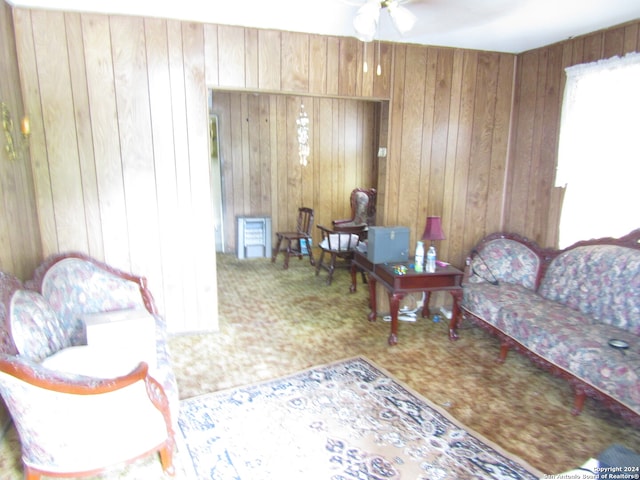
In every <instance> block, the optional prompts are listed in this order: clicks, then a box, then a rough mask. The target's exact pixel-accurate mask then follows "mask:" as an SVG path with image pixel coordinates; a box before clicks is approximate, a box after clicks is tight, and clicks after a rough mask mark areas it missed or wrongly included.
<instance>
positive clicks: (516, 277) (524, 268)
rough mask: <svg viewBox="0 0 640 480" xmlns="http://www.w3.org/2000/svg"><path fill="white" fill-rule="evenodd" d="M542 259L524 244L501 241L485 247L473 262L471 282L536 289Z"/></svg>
mask: <svg viewBox="0 0 640 480" xmlns="http://www.w3.org/2000/svg"><path fill="white" fill-rule="evenodd" d="M539 268H540V258H539V257H538V255H537V254H536V253H535V252H534V251H533V250H531V249H530V248H528V247H527V246H526V245H524V244H523V243H520V242H518V241H515V240H511V239H508V238H498V239H495V240H491V241H489V242H486V243H485V244H483V245H482V247H481V250H480V251H479V255H478V254H476V255H474V256H473V258H472V260H471V265H470V270H471V272H472V275H471V276H470V277H469V279H468V282H469V283H486V282H494V281H496V280H497V281H498V282H499V283H511V284H515V285H522V286H523V287H525V288H528V289H531V290H533V289H535V288H536V279H537V275H538V269H539Z"/></svg>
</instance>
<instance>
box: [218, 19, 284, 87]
mask: <svg viewBox="0 0 640 480" xmlns="http://www.w3.org/2000/svg"><path fill="white" fill-rule="evenodd" d="M280 38H281V34H280V32H276V31H272V30H259V31H258V45H256V50H257V51H258V52H259V56H258V87H259V88H260V89H261V90H280V73H281V72H282V64H281V50H280V47H281V41H280ZM207 84H208V85H211V84H210V83H207Z"/></svg>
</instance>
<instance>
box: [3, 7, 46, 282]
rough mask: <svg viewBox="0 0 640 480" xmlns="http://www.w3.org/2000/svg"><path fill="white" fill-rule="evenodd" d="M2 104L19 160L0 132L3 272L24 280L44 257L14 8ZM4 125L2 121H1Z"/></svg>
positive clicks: (6, 27)
mask: <svg viewBox="0 0 640 480" xmlns="http://www.w3.org/2000/svg"><path fill="white" fill-rule="evenodd" d="M0 72H2V82H0V101H1V102H3V103H4V104H6V106H7V108H8V112H9V117H10V120H9V123H11V124H12V127H13V128H11V132H10V134H11V137H12V143H13V146H14V149H15V151H16V157H17V158H16V159H15V160H12V159H10V158H9V155H8V153H7V150H6V147H7V143H8V142H7V139H6V136H5V132H4V130H2V131H0V270H3V271H5V272H10V273H12V274H14V275H15V276H17V277H19V278H20V279H22V280H25V279H27V278H28V277H30V276H31V273H32V272H33V269H34V268H35V267H36V265H37V264H38V262H39V261H40V259H41V257H42V251H41V249H40V233H39V231H38V215H37V212H36V206H35V195H34V190H33V179H32V178H31V166H30V162H29V150H28V148H27V143H26V142H25V141H24V139H23V138H22V135H21V133H20V120H21V119H22V117H23V116H24V114H25V109H24V108H23V104H22V93H21V88H20V78H19V73H18V58H17V55H16V44H15V36H14V31H13V19H12V13H11V8H10V7H9V6H8V5H7V4H6V3H4V2H2V3H1V4H0ZM0 121H1V120H0Z"/></svg>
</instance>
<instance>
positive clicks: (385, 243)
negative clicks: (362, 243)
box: [367, 226, 409, 263]
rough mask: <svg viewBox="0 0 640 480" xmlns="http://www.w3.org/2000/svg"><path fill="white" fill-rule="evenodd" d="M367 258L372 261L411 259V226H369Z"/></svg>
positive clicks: (402, 260)
mask: <svg viewBox="0 0 640 480" xmlns="http://www.w3.org/2000/svg"><path fill="white" fill-rule="evenodd" d="M367 238H368V240H367V259H368V260H369V261H370V262H372V263H388V262H406V261H407V260H409V227H400V226H398V227H369V232H368V236H367Z"/></svg>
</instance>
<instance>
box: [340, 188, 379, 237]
mask: <svg viewBox="0 0 640 480" xmlns="http://www.w3.org/2000/svg"><path fill="white" fill-rule="evenodd" d="M376 199H377V191H376V189H375V188H356V189H354V190H353V191H352V192H351V196H350V198H349V203H350V205H351V218H348V219H344V220H333V221H332V222H331V223H332V226H333V230H334V231H336V232H350V233H355V234H357V235H358V236H360V240H366V238H367V230H368V227H369V226H370V225H375V218H376Z"/></svg>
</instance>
